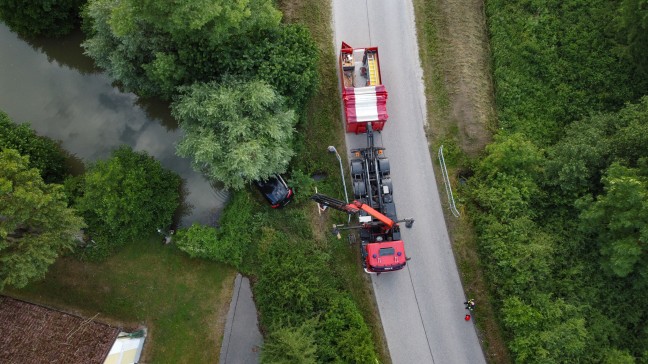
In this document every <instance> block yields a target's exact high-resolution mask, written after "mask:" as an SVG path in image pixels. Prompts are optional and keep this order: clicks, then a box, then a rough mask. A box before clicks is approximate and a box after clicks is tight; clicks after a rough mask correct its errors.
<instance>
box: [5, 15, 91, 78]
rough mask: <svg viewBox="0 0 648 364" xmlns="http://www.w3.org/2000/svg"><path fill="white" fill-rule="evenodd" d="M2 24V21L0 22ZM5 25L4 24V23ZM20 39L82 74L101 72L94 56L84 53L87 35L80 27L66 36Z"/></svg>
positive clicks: (49, 59) (51, 59) (54, 60)
mask: <svg viewBox="0 0 648 364" xmlns="http://www.w3.org/2000/svg"><path fill="white" fill-rule="evenodd" d="M0 24H2V23H0ZM2 26H3V27H4V24H2ZM3 31H4V30H3ZM17 37H18V39H20V40H23V41H25V42H27V43H28V44H29V45H30V46H31V47H32V48H33V49H34V50H35V51H37V52H42V53H44V54H45V55H46V56H47V60H48V61H49V62H56V63H58V64H59V65H60V66H65V67H68V68H71V69H74V70H77V71H79V72H80V73H81V74H84V75H85V74H90V73H101V69H99V68H98V67H97V66H95V64H94V61H93V60H92V58H90V57H88V56H86V55H84V54H83V48H81V42H82V41H83V39H84V37H85V35H84V34H83V32H82V31H81V30H80V29H76V30H74V31H72V32H71V33H70V34H69V35H67V36H66V37H64V38H57V39H50V38H33V37H25V36H20V35H17Z"/></svg>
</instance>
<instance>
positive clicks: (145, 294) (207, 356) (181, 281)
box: [6, 237, 234, 363]
mask: <svg viewBox="0 0 648 364" xmlns="http://www.w3.org/2000/svg"><path fill="white" fill-rule="evenodd" d="M233 276H234V271H233V270H232V269H230V268H227V267H225V266H223V265H222V264H216V263H213V262H208V261H201V260H192V259H189V258H188V257H186V256H185V255H184V254H182V253H181V252H180V251H178V250H177V249H176V248H175V247H174V246H172V245H164V244H162V243H161V242H160V239H158V237H155V238H151V239H149V240H146V241H142V242H137V243H134V244H131V245H128V246H126V247H124V249H122V250H121V251H119V252H118V253H117V254H115V255H113V256H112V257H110V258H109V259H108V260H106V261H105V262H102V263H86V262H79V261H78V260H76V259H74V258H69V257H64V258H61V259H59V260H58V261H57V262H56V263H55V264H54V265H52V266H51V267H50V270H49V272H48V274H47V276H46V277H45V279H44V280H41V281H39V282H36V283H33V284H31V285H29V286H27V287H26V288H24V289H21V290H14V289H12V290H8V291H7V292H6V293H8V294H9V295H10V296H13V297H17V298H21V299H25V300H27V301H30V302H34V303H39V304H43V305H46V306H50V307H54V308H57V309H61V310H64V311H71V312H77V313H79V314H81V315H82V316H84V317H92V316H94V315H95V314H99V316H97V318H96V319H97V320H98V321H104V322H107V323H111V324H113V325H120V326H124V327H128V328H131V329H132V328H134V327H137V326H138V325H144V326H146V327H147V328H148V329H149V334H150V337H149V338H148V339H147V342H146V345H147V347H146V348H145V356H146V357H145V358H144V359H145V361H146V362H154V363H206V362H215V361H217V360H218V353H219V350H220V343H221V340H222V338H221V337H220V336H221V333H222V323H221V322H220V321H219V316H220V315H222V314H223V312H222V311H223V310H226V309H227V307H224V306H226V305H224V304H223V302H224V301H227V300H225V299H224V298H225V297H227V295H228V294H229V292H228V291H229V290H231V288H230V283H231V282H232V280H233ZM225 313H226V311H225Z"/></svg>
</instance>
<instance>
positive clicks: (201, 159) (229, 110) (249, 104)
mask: <svg viewBox="0 0 648 364" xmlns="http://www.w3.org/2000/svg"><path fill="white" fill-rule="evenodd" d="M284 103H285V101H284V98H283V97H281V96H280V95H279V94H278V93H277V92H276V91H275V90H274V89H273V88H272V87H270V86H269V85H268V84H266V83H264V82H261V81H253V82H248V83H240V82H232V83H228V84H224V85H217V84H215V83H207V84H203V83H201V84H194V85H192V86H191V87H188V88H184V89H183V94H182V96H181V97H180V98H179V99H178V100H177V101H176V102H174V103H173V105H172V111H173V116H174V117H175V118H176V119H178V120H179V122H180V126H181V127H182V129H183V130H184V132H185V137H184V139H183V140H182V141H181V142H180V143H179V144H178V147H177V151H178V154H180V155H182V156H185V157H191V158H192V159H193V166H194V168H195V169H196V170H197V171H201V172H203V173H204V174H205V175H206V176H207V177H209V178H210V179H213V180H217V181H220V182H223V183H224V184H225V186H226V187H228V188H234V189H241V188H243V187H244V186H245V185H246V184H247V183H249V182H250V181H253V180H256V179H260V178H266V177H268V176H270V175H271V174H273V173H277V172H284V171H285V170H286V168H287V166H288V162H289V161H290V158H291V157H292V155H293V150H292V145H291V144H292V139H293V131H294V125H295V122H296V117H295V112H294V111H293V110H290V109H287V108H286V107H285V106H284Z"/></svg>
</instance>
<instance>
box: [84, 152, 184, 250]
mask: <svg viewBox="0 0 648 364" xmlns="http://www.w3.org/2000/svg"><path fill="white" fill-rule="evenodd" d="M180 181H181V180H180V177H179V176H178V175H177V174H175V173H173V172H170V171H167V170H165V169H164V168H162V166H161V165H160V162H158V161H156V160H155V159H153V157H151V156H149V155H147V154H146V153H145V152H134V151H133V150H132V149H130V148H129V147H121V148H119V149H117V150H115V151H114V152H113V153H112V156H111V157H110V159H108V160H107V161H99V162H97V163H95V164H94V165H92V166H90V168H89V169H88V171H87V173H86V174H85V178H84V185H83V196H81V197H79V198H78V199H77V201H76V207H77V209H78V210H79V212H80V213H81V214H82V215H83V216H84V218H85V219H86V222H87V223H88V233H89V235H90V236H91V238H92V239H94V240H95V242H96V245H95V247H94V248H87V249H82V250H80V251H79V254H80V255H81V257H83V258H88V259H103V258H105V257H106V256H107V255H108V254H109V253H110V252H111V251H113V250H114V249H115V248H116V247H118V246H121V245H124V244H127V243H130V242H131V241H133V240H136V239H138V238H141V237H145V236H149V235H150V234H152V233H154V232H155V230H156V229H157V228H161V227H162V228H164V227H167V226H169V225H171V220H172V218H173V213H174V212H175V210H176V208H177V207H178V205H179V203H180V192H179V191H180Z"/></svg>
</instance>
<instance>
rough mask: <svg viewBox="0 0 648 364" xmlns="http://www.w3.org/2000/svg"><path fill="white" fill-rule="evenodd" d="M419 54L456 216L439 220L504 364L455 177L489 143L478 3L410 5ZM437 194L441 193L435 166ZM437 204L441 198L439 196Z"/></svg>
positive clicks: (491, 353) (489, 98)
mask: <svg viewBox="0 0 648 364" xmlns="http://www.w3.org/2000/svg"><path fill="white" fill-rule="evenodd" d="M414 9H415V16H416V29H417V34H418V42H419V55H420V57H421V66H422V68H423V73H424V82H425V89H426V97H427V110H428V125H427V126H428V128H427V135H428V139H429V140H430V145H431V147H430V153H431V155H432V156H433V158H432V159H433V160H436V153H437V150H438V148H439V146H440V145H442V144H443V145H444V155H445V159H446V163H447V164H448V171H449V174H450V178H451V180H452V183H453V189H454V191H455V199H456V202H457V204H458V208H459V210H460V212H461V214H462V216H461V217H460V218H455V217H453V216H452V215H451V214H450V213H449V211H448V210H447V209H445V208H446V206H447V203H448V202H447V201H445V200H444V209H445V211H446V223H447V226H448V229H449V233H450V236H451V239H452V244H453V251H454V254H455V259H456V261H457V266H458V267H459V270H460V274H461V280H462V282H463V286H464V289H465V292H466V295H467V296H469V297H473V298H475V299H476V301H477V302H478V303H479V304H478V305H477V306H478V307H477V313H476V315H475V316H476V323H477V327H478V328H479V330H480V338H481V339H482V340H483V345H484V351H485V354H486V357H487V359H488V360H489V362H492V363H510V362H511V358H510V354H509V353H508V350H507V348H506V344H505V342H504V340H503V337H502V332H501V329H500V326H499V322H498V320H497V318H496V316H495V311H494V309H493V305H492V304H491V302H492V296H491V295H490V294H489V291H488V286H487V283H486V281H485V277H484V273H483V269H482V267H481V266H480V261H479V257H478V254H477V244H476V235H475V232H474V229H473V223H472V221H471V219H470V216H467V215H466V211H465V209H464V208H463V207H464V202H465V201H464V199H463V194H462V191H461V188H460V187H461V186H460V185H459V184H458V183H457V182H458V179H457V176H458V175H459V174H461V173H463V171H464V170H467V169H469V168H470V165H471V163H472V160H473V158H475V157H477V156H478V155H479V154H480V153H481V152H482V150H483V148H484V146H485V145H486V144H487V143H488V142H489V141H490V136H491V133H492V131H493V130H494V128H495V127H494V124H495V114H494V101H493V91H492V82H491V78H490V63H489V46H488V38H487V31H486V23H485V15H484V9H483V1H481V0H474V1H473V0H471V1H444V2H441V1H436V0H435V1H424V0H414ZM435 169H436V171H435V173H436V175H437V182H438V188H439V191H445V186H443V182H442V181H441V179H440V178H441V177H440V176H441V172H440V170H439V169H438V165H435ZM441 197H442V199H445V194H444V193H441Z"/></svg>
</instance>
